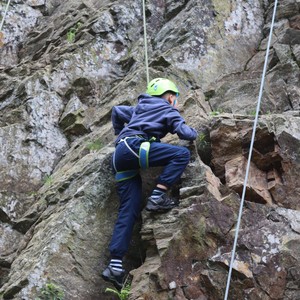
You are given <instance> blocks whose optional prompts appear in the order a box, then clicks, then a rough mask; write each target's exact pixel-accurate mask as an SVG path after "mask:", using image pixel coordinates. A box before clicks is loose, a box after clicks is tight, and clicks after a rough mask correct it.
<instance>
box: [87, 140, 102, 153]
mask: <svg viewBox="0 0 300 300" xmlns="http://www.w3.org/2000/svg"><path fill="white" fill-rule="evenodd" d="M86 147H87V148H88V149H89V150H90V151H97V150H100V149H101V148H103V143H102V141H101V140H95V141H93V142H91V143H88V144H87V146H86Z"/></svg>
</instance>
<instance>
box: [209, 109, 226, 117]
mask: <svg viewBox="0 0 300 300" xmlns="http://www.w3.org/2000/svg"><path fill="white" fill-rule="evenodd" d="M222 113H223V109H219V110H213V111H211V112H210V115H211V116H217V115H219V114H222Z"/></svg>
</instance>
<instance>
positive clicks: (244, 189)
mask: <svg viewBox="0 0 300 300" xmlns="http://www.w3.org/2000/svg"><path fill="white" fill-rule="evenodd" d="M276 9H277V0H275V2H274V9H273V16H272V22H271V27H270V34H269V39H268V45H267V51H266V56H265V62H264V68H263V73H262V78H261V83H260V90H259V96H258V101H257V107H256V113H255V120H254V125H253V131H252V137H251V143H250V149H249V156H248V161H247V168H246V175H245V180H244V185H243V192H242V199H241V204H240V209H239V215H238V221H237V226H236V231H235V237H234V243H233V248H232V254H231V261H230V267H229V273H228V278H227V285H226V291H225V297H224V300H227V298H228V292H229V286H230V280H231V273H232V267H233V263H234V256H235V251H236V245H237V239H238V234H239V229H240V223H241V219H242V211H243V206H244V200H245V194H246V185H247V181H248V175H249V169H250V162H251V157H252V151H253V144H254V139H255V131H256V127H257V121H258V114H259V109H260V103H261V98H262V93H263V88H264V83H265V76H266V71H267V64H268V57H269V51H270V45H271V40H272V32H273V28H274V22H275V15H276Z"/></svg>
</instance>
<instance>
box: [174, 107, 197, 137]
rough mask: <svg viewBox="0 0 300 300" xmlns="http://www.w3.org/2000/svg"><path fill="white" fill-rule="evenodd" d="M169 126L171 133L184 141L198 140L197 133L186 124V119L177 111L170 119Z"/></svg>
mask: <svg viewBox="0 0 300 300" xmlns="http://www.w3.org/2000/svg"><path fill="white" fill-rule="evenodd" d="M168 124H169V126H170V127H169V128H170V132H171V133H172V134H174V133H176V134H177V135H178V137H179V138H180V139H182V140H188V141H193V140H195V139H196V138H197V135H198V133H197V131H196V130H195V129H194V128H192V127H189V126H188V125H186V124H185V121H184V119H183V118H182V117H181V115H180V114H179V112H178V111H177V109H173V110H172V111H171V113H170V114H169V117H168Z"/></svg>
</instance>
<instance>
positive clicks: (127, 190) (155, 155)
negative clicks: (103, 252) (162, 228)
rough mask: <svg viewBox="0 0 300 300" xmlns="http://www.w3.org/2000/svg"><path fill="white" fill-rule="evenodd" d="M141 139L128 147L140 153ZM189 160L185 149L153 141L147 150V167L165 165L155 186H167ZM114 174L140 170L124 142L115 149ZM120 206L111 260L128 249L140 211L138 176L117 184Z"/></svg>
mask: <svg viewBox="0 0 300 300" xmlns="http://www.w3.org/2000/svg"><path fill="white" fill-rule="evenodd" d="M143 141H144V140H143V139H139V138H130V139H127V143H128V145H129V146H130V148H131V149H132V150H133V151H134V152H135V153H137V154H138V153H139V148H140V145H141V143H142V142H143ZM189 160H190V151H189V150H188V149H187V148H185V147H180V146H173V145H169V144H164V143H157V142H153V143H151V146H150V151H149V167H158V166H164V169H163V172H162V173H161V174H160V176H159V177H158V179H157V183H160V184H163V185H165V186H167V187H170V186H171V185H173V184H174V183H175V182H176V181H178V180H179V178H180V176H181V174H182V173H183V171H184V169H185V168H186V166H187V164H188V163H189ZM115 167H116V169H117V170H116V171H118V172H120V171H125V170H132V169H138V168H139V161H138V158H137V157H136V156H135V155H134V154H133V153H132V152H131V151H130V150H129V149H128V148H127V146H126V145H125V143H124V142H121V143H119V144H118V145H117V146H116V150H115ZM117 190H118V195H119V197H120V207H119V214H118V219H117V221H116V224H115V227H114V231H113V235H112V239H111V243H110V246H109V250H110V253H111V256H112V257H119V258H122V257H123V256H124V255H125V254H126V252H127V250H128V247H129V243H130V240H131V235H132V230H133V226H134V223H135V221H136V219H137V217H138V216H139V214H140V211H141V203H142V180H141V177H140V175H139V174H138V175H136V176H135V177H133V178H131V179H128V180H124V181H121V182H117Z"/></svg>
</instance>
